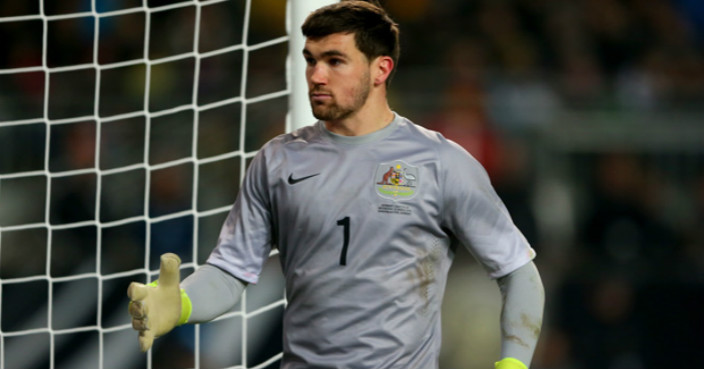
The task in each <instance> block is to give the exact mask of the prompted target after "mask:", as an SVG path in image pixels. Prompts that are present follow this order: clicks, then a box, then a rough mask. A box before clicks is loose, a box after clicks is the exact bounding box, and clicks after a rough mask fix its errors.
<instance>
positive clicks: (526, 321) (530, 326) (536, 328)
mask: <svg viewBox="0 0 704 369" xmlns="http://www.w3.org/2000/svg"><path fill="white" fill-rule="evenodd" d="M541 325H542V321H538V322H534V321H532V320H531V319H530V317H528V315H526V314H521V322H520V323H518V324H515V325H514V324H512V328H516V329H518V330H520V331H523V330H528V332H530V334H531V335H532V336H533V337H532V338H535V339H537V338H538V337H539V336H540V327H541ZM502 333H503V335H504V337H505V338H506V340H508V341H512V342H514V343H516V344H518V345H521V346H523V347H528V348H529V347H530V346H529V345H528V343H526V342H525V341H524V340H523V339H522V338H521V337H519V336H516V335H514V334H509V333H508V332H507V331H506V330H505V329H502Z"/></svg>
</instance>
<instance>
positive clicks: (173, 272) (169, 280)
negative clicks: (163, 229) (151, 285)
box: [159, 253, 181, 288]
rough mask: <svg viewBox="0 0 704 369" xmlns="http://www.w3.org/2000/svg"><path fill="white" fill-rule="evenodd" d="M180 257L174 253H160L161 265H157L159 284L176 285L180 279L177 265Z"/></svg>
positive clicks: (179, 262) (165, 285) (164, 285)
mask: <svg viewBox="0 0 704 369" xmlns="http://www.w3.org/2000/svg"><path fill="white" fill-rule="evenodd" d="M180 265H181V258H179V257H178V255H176V254H172V253H166V254H163V255H161V266H160V267H159V286H161V287H167V288H168V287H173V286H178V284H179V282H180V281H181V275H180V272H179V266H180Z"/></svg>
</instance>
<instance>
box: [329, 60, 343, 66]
mask: <svg viewBox="0 0 704 369" xmlns="http://www.w3.org/2000/svg"><path fill="white" fill-rule="evenodd" d="M328 63H329V64H330V65H332V66H333V67H334V66H336V65H340V64H342V63H343V61H342V59H338V58H332V59H330V60H329V61H328Z"/></svg>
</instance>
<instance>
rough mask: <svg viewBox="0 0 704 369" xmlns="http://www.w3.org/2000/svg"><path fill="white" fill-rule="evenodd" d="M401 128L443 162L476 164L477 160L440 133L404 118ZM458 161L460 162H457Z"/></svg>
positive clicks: (400, 123) (400, 122)
mask: <svg viewBox="0 0 704 369" xmlns="http://www.w3.org/2000/svg"><path fill="white" fill-rule="evenodd" d="M399 127H400V128H401V129H402V131H403V132H404V134H405V135H407V136H409V137H411V139H413V140H415V141H418V142H419V143H421V144H423V145H425V146H427V147H428V148H429V149H432V150H434V151H435V152H436V154H437V155H438V157H439V159H440V160H441V161H443V162H445V161H447V162H451V163H454V164H460V163H463V162H467V161H469V162H472V163H474V162H476V159H475V158H474V157H473V156H472V155H471V154H470V153H469V152H468V151H467V150H465V149H464V148H463V147H462V146H460V145H459V144H458V143H456V142H455V141H453V140H451V139H448V138H447V137H445V136H443V134H442V133H440V132H438V131H435V130H432V129H429V128H426V127H423V126H421V125H419V124H416V123H414V122H412V121H411V120H409V119H408V118H404V117H400V120H399ZM458 160H459V162H457V161H458Z"/></svg>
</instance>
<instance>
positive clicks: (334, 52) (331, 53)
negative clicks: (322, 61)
mask: <svg viewBox="0 0 704 369" xmlns="http://www.w3.org/2000/svg"><path fill="white" fill-rule="evenodd" d="M303 55H304V56H313V53H311V52H310V51H308V49H303ZM331 56H339V57H343V58H347V54H345V53H343V52H342V51H340V50H335V49H333V50H328V51H325V52H323V53H322V54H320V57H323V58H326V57H331Z"/></svg>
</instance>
